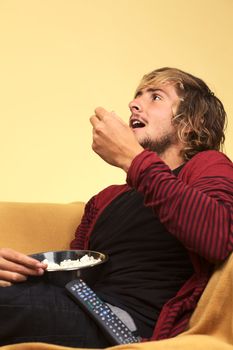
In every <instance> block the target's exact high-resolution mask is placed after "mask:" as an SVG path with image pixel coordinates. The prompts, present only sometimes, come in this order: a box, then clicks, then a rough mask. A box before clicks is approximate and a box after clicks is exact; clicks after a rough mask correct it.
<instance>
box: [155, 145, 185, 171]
mask: <svg viewBox="0 0 233 350" xmlns="http://www.w3.org/2000/svg"><path fill="white" fill-rule="evenodd" d="M181 150H182V148H181V147H180V146H179V145H177V146H172V147H171V148H169V149H167V150H166V151H165V152H164V153H163V154H160V155H159V157H160V158H161V159H162V160H163V161H164V163H166V164H167V165H168V166H169V168H170V169H171V170H174V169H176V168H178V167H179V166H181V165H182V164H183V163H184V158H183V157H182V155H181Z"/></svg>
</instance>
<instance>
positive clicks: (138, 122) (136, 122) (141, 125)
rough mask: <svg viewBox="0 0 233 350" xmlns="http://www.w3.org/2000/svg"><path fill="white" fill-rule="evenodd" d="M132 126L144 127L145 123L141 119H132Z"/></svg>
mask: <svg viewBox="0 0 233 350" xmlns="http://www.w3.org/2000/svg"><path fill="white" fill-rule="evenodd" d="M130 126H131V128H132V129H137V128H143V127H144V126H145V124H144V123H143V122H141V121H140V120H139V119H131V120H130Z"/></svg>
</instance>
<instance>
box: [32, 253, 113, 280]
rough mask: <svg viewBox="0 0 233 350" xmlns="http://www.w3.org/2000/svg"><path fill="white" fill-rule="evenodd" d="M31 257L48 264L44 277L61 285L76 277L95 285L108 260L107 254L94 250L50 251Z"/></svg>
mask: <svg viewBox="0 0 233 350" xmlns="http://www.w3.org/2000/svg"><path fill="white" fill-rule="evenodd" d="M31 257H33V258H34V259H37V260H39V261H41V262H43V263H44V264H46V265H47V268H46V270H45V273H44V275H43V276H42V278H43V279H45V280H46V281H48V282H50V283H53V284H56V285H60V286H64V285H65V284H66V283H68V282H69V281H71V280H74V279H76V278H82V279H83V280H84V281H85V282H86V283H88V284H89V285H94V284H95V282H96V280H97V279H98V277H99V276H100V273H101V272H102V270H103V263H106V262H107V260H108V255H107V254H103V253H100V252H96V251H93V250H60V251H49V252H42V253H36V254H32V255H31Z"/></svg>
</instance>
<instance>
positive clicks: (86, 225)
mask: <svg viewBox="0 0 233 350" xmlns="http://www.w3.org/2000/svg"><path fill="white" fill-rule="evenodd" d="M95 198H96V197H95V196H94V197H92V198H91V199H90V200H89V202H88V203H87V204H86V206H85V211H84V215H83V217H82V220H81V222H80V225H79V226H78V227H77V229H76V232H75V238H74V240H73V241H72V242H71V244H70V247H71V249H86V248H87V247H86V245H87V241H88V234H89V232H90V227H91V226H92V223H93V221H94V218H95V216H96V209H95Z"/></svg>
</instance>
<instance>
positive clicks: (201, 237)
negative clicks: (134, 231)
mask: <svg viewBox="0 0 233 350" xmlns="http://www.w3.org/2000/svg"><path fill="white" fill-rule="evenodd" d="M190 162H191V161H190ZM198 162H199V163H200V164H198ZM205 162H206V159H205ZM191 164H195V167H193V172H190V174H189V175H190V176H189V178H188V179H186V180H185V181H184V180H183V179H182V177H181V178H177V177H176V176H174V175H173V174H172V172H171V170H170V169H169V168H168V167H167V165H166V164H165V163H164V162H162V161H161V159H160V158H159V157H158V156H157V155H156V154H155V153H153V152H149V151H144V152H142V153H141V154H140V155H138V156H137V157H136V158H135V159H134V161H133V163H132V165H131V167H130V169H129V172H128V175H127V182H128V184H129V185H130V186H132V187H134V188H136V189H137V190H138V191H139V192H141V193H142V194H143V196H144V204H145V205H146V206H148V207H151V208H152V209H153V211H154V213H155V215H156V216H157V217H159V219H160V221H161V222H162V223H163V224H164V225H165V226H166V228H167V229H168V230H169V232H170V233H171V234H173V235H175V236H176V237H177V238H178V239H179V240H180V241H181V242H182V243H183V244H184V245H185V247H186V248H187V249H189V250H190V251H192V252H195V253H197V254H198V255H201V256H202V257H204V258H205V259H207V260H209V261H211V262H219V261H222V260H224V259H225V258H226V257H227V256H228V255H229V254H230V252H231V251H232V248H233V235H232V232H233V212H232V208H233V168H232V167H230V169H231V170H230V171H229V167H228V165H226V168H227V171H225V172H224V165H222V161H221V167H219V169H218V166H216V164H215V167H214V168H215V170H214V171H213V170H211V171H209V172H208V170H206V171H201V168H205V169H208V164H204V166H203V162H202V161H201V157H199V161H198V160H197V161H195V162H194V161H193V162H192V163H191ZM199 165H200V166H199ZM186 167H187V168H189V165H188V163H187V165H185V167H184V168H186ZM198 169H199V170H198ZM220 169H221V170H220ZM184 172H185V169H184ZM226 174H227V176H226ZM229 174H230V176H229Z"/></svg>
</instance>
